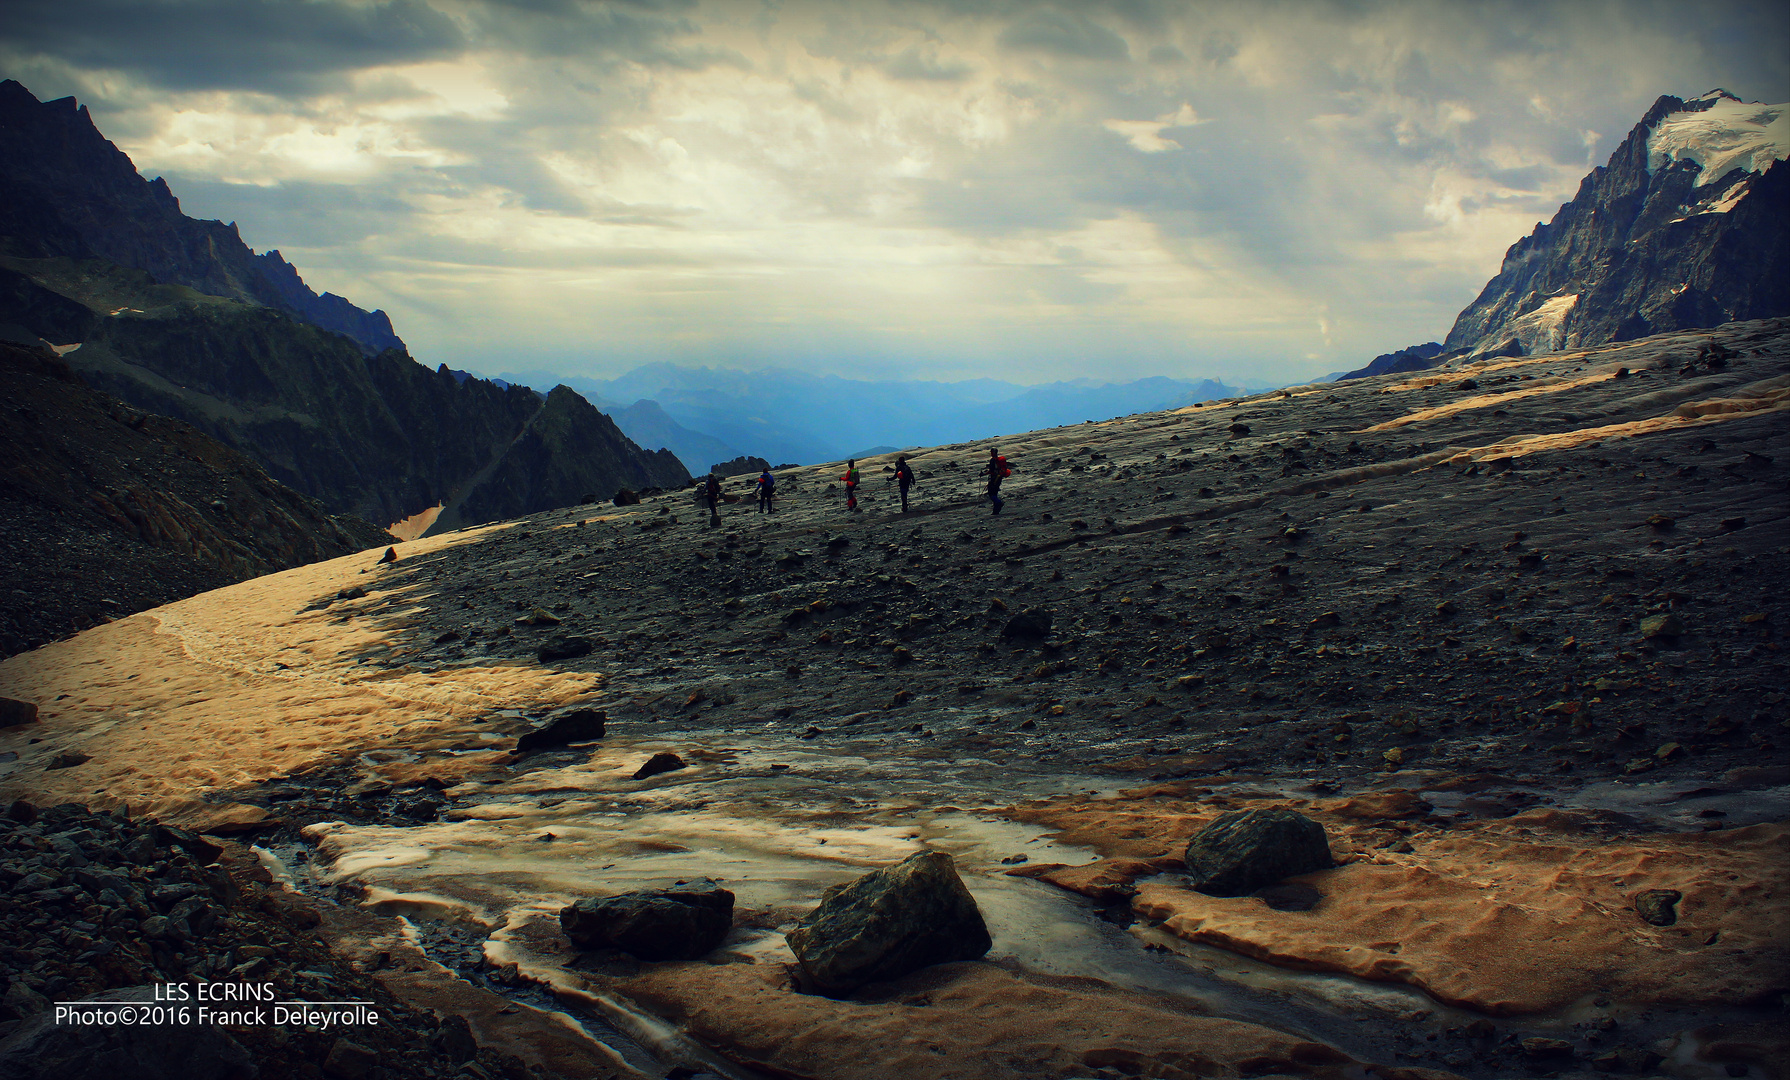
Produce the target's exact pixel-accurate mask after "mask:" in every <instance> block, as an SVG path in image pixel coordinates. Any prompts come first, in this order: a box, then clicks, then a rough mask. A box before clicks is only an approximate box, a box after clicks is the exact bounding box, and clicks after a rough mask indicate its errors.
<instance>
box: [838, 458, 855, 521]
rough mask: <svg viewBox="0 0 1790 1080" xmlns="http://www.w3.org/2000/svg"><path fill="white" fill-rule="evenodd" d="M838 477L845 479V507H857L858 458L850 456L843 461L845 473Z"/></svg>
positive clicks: (853, 508)
mask: <svg viewBox="0 0 1790 1080" xmlns="http://www.w3.org/2000/svg"><path fill="white" fill-rule="evenodd" d="M839 479H841V480H843V481H845V508H846V509H847V510H856V509H857V508H858V459H857V458H850V459H848V460H847V461H846V463H845V475H844V476H841V477H840V478H839Z"/></svg>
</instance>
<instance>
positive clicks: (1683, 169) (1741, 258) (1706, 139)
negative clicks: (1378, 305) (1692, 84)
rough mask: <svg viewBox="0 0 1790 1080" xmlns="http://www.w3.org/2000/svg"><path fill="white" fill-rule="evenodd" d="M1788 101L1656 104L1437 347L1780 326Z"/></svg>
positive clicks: (1788, 230) (1785, 274)
mask: <svg viewBox="0 0 1790 1080" xmlns="http://www.w3.org/2000/svg"><path fill="white" fill-rule="evenodd" d="M1787 112H1790V103H1786V104H1780V105H1768V104H1765V103H1762V102H1757V101H1752V102H1748V101H1742V100H1740V98H1738V97H1736V96H1735V95H1733V94H1731V93H1729V92H1728V91H1726V90H1719V89H1718V90H1711V91H1710V92H1709V93H1707V94H1704V95H1703V96H1702V97H1699V98H1693V99H1691V100H1690V101H1684V100H1682V99H1680V98H1676V97H1662V98H1660V99H1659V100H1658V101H1656V102H1655V103H1654V105H1653V107H1652V108H1651V109H1649V110H1648V111H1647V115H1646V116H1645V117H1643V118H1642V120H1641V122H1640V123H1639V124H1638V125H1636V126H1635V129H1634V130H1633V131H1631V132H1630V133H1629V135H1628V138H1627V139H1625V140H1624V141H1623V143H1622V145H1621V146H1620V147H1618V148H1617V149H1616V152H1615V153H1614V154H1612V155H1610V160H1609V163H1608V164H1606V165H1603V166H1601V167H1599V168H1596V169H1593V170H1592V171H1591V174H1590V175H1588V176H1586V177H1585V179H1584V180H1583V181H1581V182H1580V184H1579V191H1578V194H1577V195H1576V196H1574V197H1573V200H1572V201H1571V202H1569V203H1567V204H1566V205H1564V206H1562V207H1561V208H1560V212H1559V213H1557V214H1555V215H1554V219H1553V220H1552V221H1550V222H1548V223H1547V224H1545V225H1537V226H1536V227H1535V231H1534V232H1532V233H1530V234H1529V235H1528V236H1526V237H1524V238H1523V239H1521V240H1519V241H1517V243H1516V244H1515V245H1513V246H1512V247H1511V249H1510V250H1509V251H1508V252H1506V253H1505V256H1504V264H1503V266H1502V267H1500V268H1499V271H1498V276H1497V277H1494V278H1493V279H1492V280H1491V281H1490V282H1488V283H1487V284H1486V287H1485V289H1484V290H1483V291H1482V292H1481V293H1480V294H1479V298H1478V299H1476V300H1475V301H1474V302H1473V303H1472V304H1470V305H1468V306H1467V308H1466V309H1465V310H1463V311H1462V312H1461V313H1460V316H1459V317H1458V318H1457V319H1456V320H1455V324H1454V329H1453V330H1451V331H1450V332H1449V334H1448V340H1447V343H1446V345H1447V349H1448V350H1449V352H1452V353H1463V352H1464V353H1467V354H1470V355H1479V356H1485V355H1491V354H1498V355H1520V354H1525V353H1531V352H1539V351H1545V350H1548V349H1561V348H1569V349H1570V348H1575V347H1579V346H1591V345H1599V344H1603V343H1604V342H1608V341H1627V340H1630V339H1632V338H1638V337H1645V336H1647V335H1649V334H1657V333H1661V332H1664V331H1668V330H1679V329H1688V328H1692V327H1704V326H1719V325H1721V324H1722V323H1725V322H1732V321H1735V320H1739V319H1762V318H1770V317H1773V316H1779V315H1790V163H1786V162H1785V160H1784V159H1785V158H1787V157H1790V118H1787V117H1786V113H1787Z"/></svg>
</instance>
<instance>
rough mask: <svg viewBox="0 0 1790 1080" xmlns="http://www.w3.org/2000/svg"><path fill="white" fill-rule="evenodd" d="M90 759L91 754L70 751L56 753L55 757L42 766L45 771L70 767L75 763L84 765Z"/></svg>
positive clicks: (91, 758)
mask: <svg viewBox="0 0 1790 1080" xmlns="http://www.w3.org/2000/svg"><path fill="white" fill-rule="evenodd" d="M92 760H93V755H92V754H82V753H77V752H73V751H71V752H69V753H66V754H57V755H56V756H55V757H53V758H51V759H50V763H49V764H48V765H45V766H44V770H45V771H46V772H47V771H48V770H50V769H72V768H74V767H75V766H76V765H85V764H87V763H88V762H89V761H92Z"/></svg>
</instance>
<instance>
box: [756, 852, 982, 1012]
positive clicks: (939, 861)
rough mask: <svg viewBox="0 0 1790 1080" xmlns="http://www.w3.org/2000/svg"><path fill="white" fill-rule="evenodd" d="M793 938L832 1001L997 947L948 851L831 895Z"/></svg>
mask: <svg viewBox="0 0 1790 1080" xmlns="http://www.w3.org/2000/svg"><path fill="white" fill-rule="evenodd" d="M788 937H789V947H790V948H791V949H792V950H794V951H795V954H796V960H797V961H798V962H799V963H800V964H801V965H802V972H803V974H804V975H805V976H806V977H807V979H808V981H809V982H810V983H811V984H812V985H813V987H814V988H815V989H817V990H819V991H820V992H822V993H824V994H833V995H838V994H847V993H850V992H851V991H852V990H855V989H856V988H858V987H859V986H862V985H864V984H865V983H867V982H883V981H887V980H890V979H899V978H900V977H901V976H903V975H906V974H908V973H909V972H913V971H918V970H919V969H921V968H923V967H930V966H932V965H933V964H946V963H950V962H951V961H953V960H976V959H980V958H981V956H982V955H983V954H984V953H986V952H988V950H989V948H990V947H991V945H992V944H993V942H992V939H990V938H989V936H988V926H987V924H985V923H984V922H983V921H982V911H981V909H980V908H978V907H977V906H976V898H975V897H973V896H971V895H970V891H969V889H967V888H965V887H964V884H963V879H962V878H960V877H958V876H957V866H956V864H955V863H953V862H952V860H951V856H949V855H947V854H945V853H944V852H942V851H921V852H916V853H914V854H912V855H909V856H908V857H907V858H905V859H903V860H902V861H900V862H899V863H896V864H895V865H894V866H885V867H883V868H882V869H881V870H872V871H871V872H870V873H868V874H865V875H864V876H863V877H860V878H858V879H857V880H855V881H852V882H850V883H848V884H845V885H836V886H834V887H833V888H831V889H828V890H827V891H826V892H825V893H824V894H823V895H822V897H821V901H820V906H819V907H817V908H815V909H814V910H813V911H812V912H810V913H809V914H808V917H807V918H805V919H803V920H802V921H801V923H800V925H798V926H797V927H796V928H795V929H794V930H791V931H790V932H789V935H788Z"/></svg>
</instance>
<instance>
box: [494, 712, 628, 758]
mask: <svg viewBox="0 0 1790 1080" xmlns="http://www.w3.org/2000/svg"><path fill="white" fill-rule="evenodd" d="M608 719H609V716H608V714H607V713H605V712H603V710H601V709H575V710H573V711H572V712H569V713H566V714H565V715H564V716H560V717H556V718H555V719H553V720H550V721H548V722H547V725H546V726H545V727H538V728H536V729H535V730H533V731H530V732H528V733H527V734H525V735H523V736H522V737H521V738H520V739H517V740H516V752H517V753H519V754H526V753H529V752H530V751H534V750H545V749H547V748H548V747H550V746H565V745H568V744H570V743H575V742H590V741H591V740H593V739H601V738H602V737H603V724H604V722H605V721H607V720H608Z"/></svg>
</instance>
